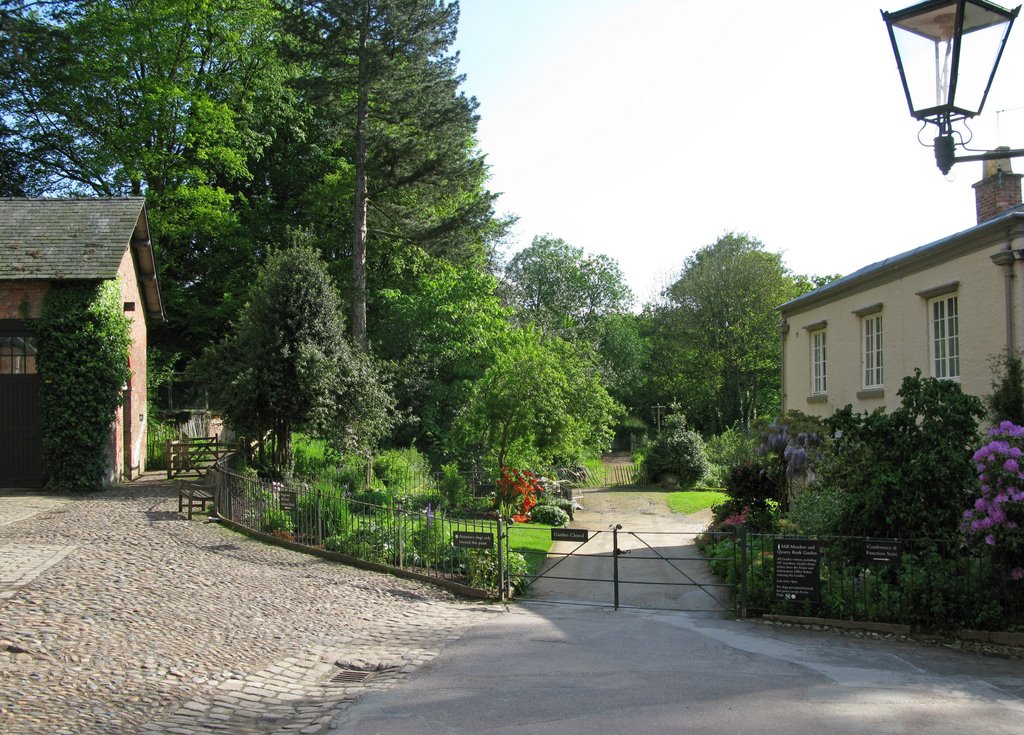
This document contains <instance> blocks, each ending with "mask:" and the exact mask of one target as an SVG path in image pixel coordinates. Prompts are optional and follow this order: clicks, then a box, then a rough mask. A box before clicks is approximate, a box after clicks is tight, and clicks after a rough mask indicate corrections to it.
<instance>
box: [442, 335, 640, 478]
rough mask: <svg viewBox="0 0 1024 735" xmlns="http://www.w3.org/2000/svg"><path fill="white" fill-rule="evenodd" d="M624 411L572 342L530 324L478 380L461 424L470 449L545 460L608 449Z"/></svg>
mask: <svg viewBox="0 0 1024 735" xmlns="http://www.w3.org/2000/svg"><path fill="white" fill-rule="evenodd" d="M620 411H621V406H619V404H617V403H616V402H615V401H614V400H613V399H612V398H611V397H610V396H609V395H608V392H607V391H606V390H605V389H604V386H602V385H601V382H600V380H599V379H598V378H597V376H596V375H595V373H594V370H593V369H592V368H591V366H590V365H588V364H587V362H586V361H585V360H584V359H582V358H581V357H580V355H579V352H578V351H577V350H576V349H575V348H574V347H573V346H572V345H570V344H569V343H567V342H565V341H564V340H561V339H559V338H557V337H550V338H547V339H544V338H542V336H541V334H540V333H539V332H538V331H537V330H535V329H534V328H532V327H527V328H524V329H520V330H517V331H516V332H515V333H514V334H513V335H512V336H511V339H510V340H509V341H508V343H507V345H506V346H505V347H504V348H503V349H502V350H501V351H500V352H499V353H498V355H497V357H496V359H495V361H494V363H493V364H492V365H491V366H490V367H488V368H487V370H486V371H485V372H484V374H483V376H482V377H481V379H480V380H479V381H477V382H476V383H475V384H474V386H473V392H472V394H471V395H470V397H469V400H468V401H467V403H466V405H465V407H464V410H463V412H462V414H461V415H460V416H459V418H458V421H457V431H458V433H459V434H460V435H461V437H462V441H463V442H464V444H463V452H464V454H463V456H466V455H472V454H474V453H478V454H479V455H480V456H481V459H484V460H485V461H490V462H492V463H494V465H495V466H496V467H506V466H515V465H519V466H533V467H543V466H545V465H550V464H552V463H557V462H565V463H569V462H575V461H578V460H580V459H582V458H583V457H585V456H586V455H587V454H590V453H595V452H600V451H604V450H606V449H607V448H608V446H609V445H610V443H611V439H612V430H611V427H612V425H613V423H614V421H615V419H616V418H617V416H618V414H619V412H620Z"/></svg>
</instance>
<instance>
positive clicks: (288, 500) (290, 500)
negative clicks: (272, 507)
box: [278, 490, 298, 511]
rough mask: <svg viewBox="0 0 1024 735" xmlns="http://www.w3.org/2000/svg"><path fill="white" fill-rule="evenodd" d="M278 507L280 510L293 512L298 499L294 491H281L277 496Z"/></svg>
mask: <svg viewBox="0 0 1024 735" xmlns="http://www.w3.org/2000/svg"><path fill="white" fill-rule="evenodd" d="M278 502H279V507H280V508H281V510H289V511H290V510H295V508H296V507H297V505H298V498H297V497H296V493H295V491H294V490H282V491H281V492H280V493H279V495H278Z"/></svg>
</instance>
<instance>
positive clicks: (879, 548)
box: [861, 538, 903, 564]
mask: <svg viewBox="0 0 1024 735" xmlns="http://www.w3.org/2000/svg"><path fill="white" fill-rule="evenodd" d="M902 552H903V542H902V541H900V540H898V539H890V538H866V539H864V541H863V545H862V546H861V562H862V563H864V564H899V563H900V556H901V554H902Z"/></svg>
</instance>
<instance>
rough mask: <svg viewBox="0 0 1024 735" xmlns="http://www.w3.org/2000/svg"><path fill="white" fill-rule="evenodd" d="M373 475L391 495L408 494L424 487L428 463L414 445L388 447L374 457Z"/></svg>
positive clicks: (428, 473)
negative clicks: (403, 447) (399, 447)
mask: <svg viewBox="0 0 1024 735" xmlns="http://www.w3.org/2000/svg"><path fill="white" fill-rule="evenodd" d="M373 475H374V478H375V479H377V480H379V481H381V482H382V483H384V485H385V486H386V487H387V489H388V490H389V491H390V492H391V493H392V494H393V495H409V494H412V493H415V492H420V491H423V490H424V489H426V485H427V484H428V483H429V482H430V463H429V462H428V461H427V459H426V457H424V456H423V455H422V454H420V453H419V452H418V451H417V450H416V449H415V448H414V447H411V448H409V449H389V450H387V451H385V452H381V453H380V454H378V455H377V456H376V457H374V459H373Z"/></svg>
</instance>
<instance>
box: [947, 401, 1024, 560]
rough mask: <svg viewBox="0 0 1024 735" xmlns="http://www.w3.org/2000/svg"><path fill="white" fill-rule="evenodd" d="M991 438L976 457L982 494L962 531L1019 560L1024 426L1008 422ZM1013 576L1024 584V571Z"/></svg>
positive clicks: (1023, 509) (1022, 536) (1022, 538)
mask: <svg viewBox="0 0 1024 735" xmlns="http://www.w3.org/2000/svg"><path fill="white" fill-rule="evenodd" d="M988 436H989V441H988V443H987V444H986V445H985V446H983V447H982V448H981V449H979V450H978V451H977V452H975V453H974V463H975V465H976V466H977V469H978V480H979V481H980V483H981V493H980V495H979V497H978V499H977V500H975V501H974V507H972V508H969V509H968V510H965V511H964V519H963V523H962V525H961V529H962V530H963V531H964V532H965V533H966V534H967V535H968V536H969V537H970V538H973V539H983V540H984V542H985V543H986V544H988V545H989V546H995V547H999V548H1000V549H1001V550H1003V551H1006V552H1009V553H1011V554H1016V558H1017V559H1019V558H1020V556H1019V553H1020V551H1021V550H1022V547H1024V544H1022V542H1024V533H1022V529H1021V528H1020V522H1021V521H1022V520H1024V471H1022V469H1021V464H1022V460H1021V457H1024V426H1018V425H1016V424H1014V423H1012V422H1010V421H1004V422H1002V423H1001V424H999V426H997V427H995V428H993V429H991V430H990V431H989V432H988ZM1010 576H1011V577H1012V578H1013V579H1015V580H1024V567H1020V566H1016V567H1014V568H1013V569H1011V571H1010Z"/></svg>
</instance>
